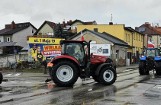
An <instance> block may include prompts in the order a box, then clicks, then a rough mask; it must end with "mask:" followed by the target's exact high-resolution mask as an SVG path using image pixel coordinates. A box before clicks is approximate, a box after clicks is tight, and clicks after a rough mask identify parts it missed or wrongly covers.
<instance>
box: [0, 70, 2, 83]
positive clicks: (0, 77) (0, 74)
mask: <svg viewBox="0 0 161 105" xmlns="http://www.w3.org/2000/svg"><path fill="white" fill-rule="evenodd" d="M2 80H3V75H2V73H1V72H0V84H1V83H2Z"/></svg>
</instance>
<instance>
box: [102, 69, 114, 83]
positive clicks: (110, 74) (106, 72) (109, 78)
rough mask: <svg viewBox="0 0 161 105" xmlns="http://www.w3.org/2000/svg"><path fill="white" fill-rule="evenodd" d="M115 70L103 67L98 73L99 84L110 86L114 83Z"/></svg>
mask: <svg viewBox="0 0 161 105" xmlns="http://www.w3.org/2000/svg"><path fill="white" fill-rule="evenodd" d="M116 78H117V74H116V70H115V69H113V68H112V67H104V68H102V69H101V71H100V73H99V82H100V83H102V84H104V85H111V84H113V83H114V82H115V81H116Z"/></svg>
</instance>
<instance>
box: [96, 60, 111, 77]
mask: <svg viewBox="0 0 161 105" xmlns="http://www.w3.org/2000/svg"><path fill="white" fill-rule="evenodd" d="M105 66H107V67H109V68H110V67H112V68H113V66H112V64H111V63H103V64H101V65H99V66H98V67H97V70H96V71H95V75H97V76H98V75H99V72H100V70H101V69H102V68H104V67H105Z"/></svg>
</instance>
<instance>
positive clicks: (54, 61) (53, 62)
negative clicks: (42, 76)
mask: <svg viewBox="0 0 161 105" xmlns="http://www.w3.org/2000/svg"><path fill="white" fill-rule="evenodd" d="M62 60H65V61H70V62H72V63H73V64H75V65H76V66H77V68H78V69H79V70H80V69H81V68H80V65H79V62H78V61H77V60H76V59H75V58H74V57H69V56H58V57H56V58H53V59H52V61H51V63H52V64H53V66H54V65H55V64H56V63H57V62H60V61H62Z"/></svg>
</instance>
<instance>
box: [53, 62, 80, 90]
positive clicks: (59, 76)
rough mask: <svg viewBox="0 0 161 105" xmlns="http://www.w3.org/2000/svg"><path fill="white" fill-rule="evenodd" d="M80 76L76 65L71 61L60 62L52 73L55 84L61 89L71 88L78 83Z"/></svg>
mask: <svg viewBox="0 0 161 105" xmlns="http://www.w3.org/2000/svg"><path fill="white" fill-rule="evenodd" d="M78 76H79V72H78V69H77V67H76V65H75V64H73V63H72V62H69V61H60V62H58V63H57V64H56V65H54V67H53V69H52V71H51V78H52V80H53V82H54V83H55V84H56V85H57V86H60V87H70V86H73V84H74V83H75V82H76V81H77V79H78Z"/></svg>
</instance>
